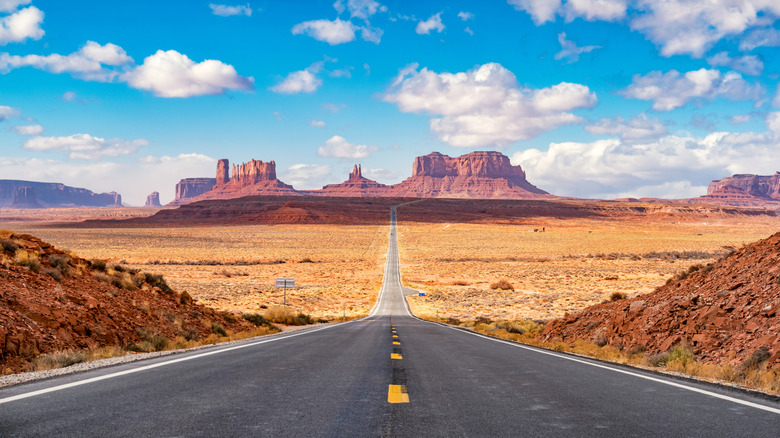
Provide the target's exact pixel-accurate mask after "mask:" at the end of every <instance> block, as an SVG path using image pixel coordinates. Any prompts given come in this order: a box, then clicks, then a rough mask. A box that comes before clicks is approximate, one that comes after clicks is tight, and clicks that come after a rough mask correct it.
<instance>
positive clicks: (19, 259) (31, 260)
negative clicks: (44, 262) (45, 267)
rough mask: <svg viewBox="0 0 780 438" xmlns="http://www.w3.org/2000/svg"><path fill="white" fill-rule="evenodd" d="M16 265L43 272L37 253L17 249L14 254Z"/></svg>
mask: <svg viewBox="0 0 780 438" xmlns="http://www.w3.org/2000/svg"><path fill="white" fill-rule="evenodd" d="M14 256H15V258H16V263H19V264H20V265H22V266H25V267H26V268H27V269H29V270H31V271H33V272H38V271H40V270H41V261H40V260H38V255H37V254H35V253H29V252H27V251H25V250H23V249H17V250H16V253H15V254H14Z"/></svg>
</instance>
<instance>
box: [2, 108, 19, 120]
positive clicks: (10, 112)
mask: <svg viewBox="0 0 780 438" xmlns="http://www.w3.org/2000/svg"><path fill="white" fill-rule="evenodd" d="M18 115H19V110H18V109H16V108H12V107H10V106H5V105H0V122H2V121H5V120H8V119H10V118H12V117H17V116H18Z"/></svg>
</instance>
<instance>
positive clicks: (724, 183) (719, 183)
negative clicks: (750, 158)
mask: <svg viewBox="0 0 780 438" xmlns="http://www.w3.org/2000/svg"><path fill="white" fill-rule="evenodd" d="M692 201H694V202H709V203H713V204H728V205H734V206H745V207H750V206H758V207H774V208H778V207H780V172H777V173H775V174H774V175H747V174H737V175H733V176H729V177H726V178H723V179H721V180H716V181H713V182H711V183H710V185H709V186H708V187H707V194H706V195H705V196H700V197H698V198H694V199H692Z"/></svg>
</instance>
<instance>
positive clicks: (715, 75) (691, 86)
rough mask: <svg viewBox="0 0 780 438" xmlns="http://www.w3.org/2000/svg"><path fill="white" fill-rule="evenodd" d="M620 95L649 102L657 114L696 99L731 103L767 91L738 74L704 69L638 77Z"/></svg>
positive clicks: (757, 95)
mask: <svg viewBox="0 0 780 438" xmlns="http://www.w3.org/2000/svg"><path fill="white" fill-rule="evenodd" d="M620 94H622V95H623V96H625V97H629V98H633V99H641V100H650V101H652V102H653V109H654V110H656V111H670V110H673V109H675V108H679V107H682V106H685V105H686V104H687V103H688V102H690V101H691V100H695V99H697V100H701V99H707V100H711V99H715V98H717V97H726V98H729V99H731V100H751V99H753V100H758V99H760V98H761V97H762V96H763V95H764V88H763V87H762V86H761V85H760V84H755V85H751V84H750V83H748V82H747V81H745V80H744V79H743V78H742V76H741V75H740V74H739V73H736V72H728V73H726V74H725V75H724V74H721V72H720V71H718V70H708V69H704V68H702V69H700V70H695V71H689V72H687V73H685V74H682V75H681V74H680V72H678V71H677V70H670V71H669V72H667V73H661V72H659V71H654V72H650V73H648V74H646V75H644V76H640V75H635V76H634V78H633V81H632V83H631V85H629V86H628V87H627V88H625V89H623V90H621V91H620Z"/></svg>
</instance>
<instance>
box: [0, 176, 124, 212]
mask: <svg viewBox="0 0 780 438" xmlns="http://www.w3.org/2000/svg"><path fill="white" fill-rule="evenodd" d="M121 206H122V195H120V194H119V193H116V192H109V193H94V192H92V191H90V190H87V189H82V188H76V187H69V186H66V185H65V184H59V183H42V182H35V181H19V180H7V179H6V180H0V208H55V207H121Z"/></svg>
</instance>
